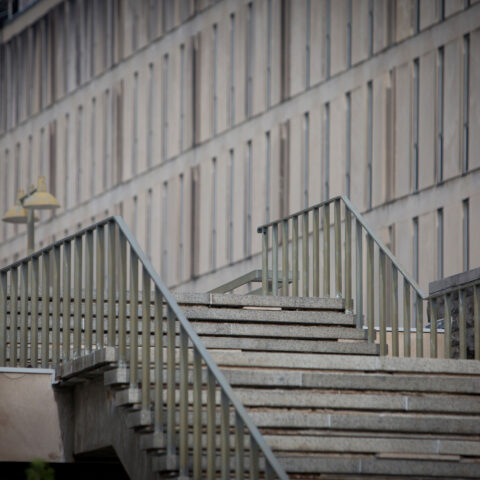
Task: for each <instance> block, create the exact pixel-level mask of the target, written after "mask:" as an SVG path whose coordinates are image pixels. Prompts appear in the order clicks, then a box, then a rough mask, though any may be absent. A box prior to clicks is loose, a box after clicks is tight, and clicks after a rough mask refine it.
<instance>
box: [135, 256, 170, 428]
mask: <svg viewBox="0 0 480 480" xmlns="http://www.w3.org/2000/svg"><path fill="white" fill-rule="evenodd" d="M136 262H137V260H136V258H135V263H136ZM130 308H132V307H130ZM137 308H138V307H137V306H135V309H137ZM137 335H138V325H136V326H135V330H134V335H133V337H137ZM131 348H133V347H131ZM135 350H137V342H135ZM154 356H155V393H154V396H155V398H154V401H155V404H154V422H155V432H163V303H162V294H161V292H160V290H159V289H158V288H155V354H154ZM136 357H137V355H136V354H135V359H136ZM131 368H132V367H131ZM135 368H137V367H136V363H135ZM135 380H136V379H135ZM135 385H136V381H135Z"/></svg>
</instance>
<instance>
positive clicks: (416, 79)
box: [412, 58, 420, 192]
mask: <svg viewBox="0 0 480 480" xmlns="http://www.w3.org/2000/svg"><path fill="white" fill-rule="evenodd" d="M419 92H420V70H419V60H418V58H416V59H415V60H414V61H413V105H412V107H413V122H412V126H413V132H412V170H413V172H412V173H413V175H412V183H413V185H412V186H413V191H414V192H417V191H418V130H419V127H418V125H419Z"/></svg>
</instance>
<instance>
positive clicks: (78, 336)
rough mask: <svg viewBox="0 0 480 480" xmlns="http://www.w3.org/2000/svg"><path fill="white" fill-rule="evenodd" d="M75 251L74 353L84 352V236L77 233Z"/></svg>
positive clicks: (78, 354)
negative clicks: (82, 350) (82, 349)
mask: <svg viewBox="0 0 480 480" xmlns="http://www.w3.org/2000/svg"><path fill="white" fill-rule="evenodd" d="M74 247H75V250H74V252H73V258H74V267H73V290H74V292H73V317H74V318H73V355H74V358H78V357H80V355H81V354H82V352H81V348H82V237H81V236H80V235H77V236H76V237H75V240H74Z"/></svg>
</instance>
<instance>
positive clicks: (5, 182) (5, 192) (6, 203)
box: [3, 149, 17, 238]
mask: <svg viewBox="0 0 480 480" xmlns="http://www.w3.org/2000/svg"><path fill="white" fill-rule="evenodd" d="M9 155H10V154H9V151H8V149H7V150H5V168H4V170H3V171H4V177H3V205H4V207H3V210H4V211H6V210H7V209H8V208H9V205H10V202H9V201H8V183H9V178H8V171H9V167H10V165H9V164H10V162H9ZM16 195H17V192H15V200H16ZM3 238H7V223H4V224H3Z"/></svg>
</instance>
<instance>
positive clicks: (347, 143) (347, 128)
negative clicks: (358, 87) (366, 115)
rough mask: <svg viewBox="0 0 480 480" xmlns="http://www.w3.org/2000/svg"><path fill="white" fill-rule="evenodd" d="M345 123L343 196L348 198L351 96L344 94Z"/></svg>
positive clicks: (350, 158) (350, 148) (350, 150)
mask: <svg viewBox="0 0 480 480" xmlns="http://www.w3.org/2000/svg"><path fill="white" fill-rule="evenodd" d="M345 100H346V121H345V156H346V158H345V194H346V196H347V198H350V182H351V179H350V174H351V169H352V95H351V93H350V92H347V93H346V94H345Z"/></svg>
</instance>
